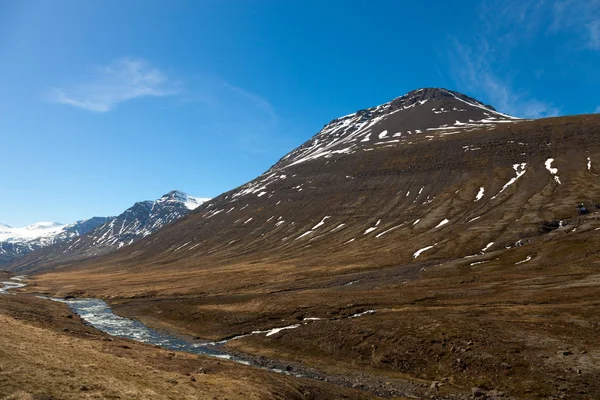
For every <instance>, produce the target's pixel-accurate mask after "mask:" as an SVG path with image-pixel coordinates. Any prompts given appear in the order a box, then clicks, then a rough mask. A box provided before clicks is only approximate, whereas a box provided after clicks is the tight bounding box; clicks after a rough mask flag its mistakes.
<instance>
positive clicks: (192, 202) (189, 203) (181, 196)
mask: <svg viewBox="0 0 600 400" xmlns="http://www.w3.org/2000/svg"><path fill="white" fill-rule="evenodd" d="M208 200H210V199H208V198H201V197H194V196H190V195H189V194H187V193H185V192H182V191H181V190H171V191H170V192H169V193H167V194H165V195H163V196H162V197H161V198H160V199H158V201H159V202H167V201H175V202H178V203H182V204H183V205H184V206H185V207H186V208H187V209H188V210H194V209H196V208H198V207H199V206H200V205H201V204H202V203H204V202H206V201H208Z"/></svg>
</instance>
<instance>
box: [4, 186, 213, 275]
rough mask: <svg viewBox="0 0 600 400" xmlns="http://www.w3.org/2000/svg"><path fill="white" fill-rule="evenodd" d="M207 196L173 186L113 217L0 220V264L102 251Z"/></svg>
mask: <svg viewBox="0 0 600 400" xmlns="http://www.w3.org/2000/svg"><path fill="white" fill-rule="evenodd" d="M206 200H208V199H204V198H198V197H193V196H190V195H188V194H186V193H183V192H180V191H177V190H174V191H171V192H169V193H167V194H165V195H164V196H162V197H161V198H159V199H158V200H155V201H141V202H138V203H135V204H134V205H133V206H132V207H130V208H128V209H127V210H125V211H124V212H123V213H122V214H121V215H119V216H116V217H94V218H90V219H88V220H83V221H78V222H76V223H74V224H69V225H65V224H60V223H57V222H39V223H36V224H33V225H30V226H27V227H24V228H12V227H10V226H8V225H5V224H0V266H7V265H19V266H21V265H31V264H38V263H41V262H43V261H46V262H50V261H54V262H57V261H59V260H62V259H67V258H68V259H76V258H78V257H79V258H85V257H89V256H94V255H98V254H105V253H107V252H110V251H111V250H114V249H118V248H120V247H123V246H126V245H128V244H131V243H133V242H134V241H136V240H138V239H140V238H143V237H145V236H148V235H149V234H151V233H153V232H155V231H157V230H158V229H160V228H161V227H163V226H165V225H167V224H170V223H172V222H174V221H176V220H177V219H179V218H182V217H184V216H186V215H187V214H189V213H190V211H192V210H194V209H196V208H197V207H198V206H200V205H201V204H202V203H204V202H205V201H206Z"/></svg>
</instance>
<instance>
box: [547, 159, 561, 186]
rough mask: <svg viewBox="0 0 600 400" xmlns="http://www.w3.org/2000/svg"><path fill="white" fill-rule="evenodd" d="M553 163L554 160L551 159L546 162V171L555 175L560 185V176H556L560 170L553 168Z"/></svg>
mask: <svg viewBox="0 0 600 400" xmlns="http://www.w3.org/2000/svg"><path fill="white" fill-rule="evenodd" d="M553 162H554V158H549V159H547V160H546V162H545V163H544V165H546V169H547V170H548V172H550V174H552V175H554V180H555V181H556V183H558V184H559V185H560V178H559V177H558V175H556V174H557V173H558V168H552V163H553Z"/></svg>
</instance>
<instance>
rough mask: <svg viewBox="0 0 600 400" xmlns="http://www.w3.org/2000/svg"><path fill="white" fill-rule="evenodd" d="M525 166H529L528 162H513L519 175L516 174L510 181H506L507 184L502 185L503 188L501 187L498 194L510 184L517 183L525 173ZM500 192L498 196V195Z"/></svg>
mask: <svg viewBox="0 0 600 400" xmlns="http://www.w3.org/2000/svg"><path fill="white" fill-rule="evenodd" d="M525 167H527V163H521V164H513V169H514V170H515V172H516V173H517V176H515V177H514V178H512V179H511V180H510V181H508V182H507V183H506V185H504V186H502V189H500V191H499V192H498V194H500V193H502V192H504V191H505V190H506V188H507V187H509V186H510V185H512V184H513V183H515V182H516V181H517V179H519V178H520V177H522V176H523V175H524V174H525ZM498 194H497V195H496V196H498ZM496 196H493V197H492V200H493V199H495V198H496Z"/></svg>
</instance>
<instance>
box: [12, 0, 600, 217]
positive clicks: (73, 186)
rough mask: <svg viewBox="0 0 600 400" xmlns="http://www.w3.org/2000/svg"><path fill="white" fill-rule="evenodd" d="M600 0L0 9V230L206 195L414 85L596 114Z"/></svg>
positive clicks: (531, 107)
mask: <svg viewBox="0 0 600 400" xmlns="http://www.w3.org/2000/svg"><path fill="white" fill-rule="evenodd" d="M598 66H600V0H553V1H550V0H537V1H534V0H520V1H512V0H485V1H481V2H478V1H475V0H469V1H466V0H462V1H461V0H457V1H427V2H413V1H410V2H409V1H398V0H389V1H386V0H379V1H376V2H375V1H370V0H364V1H358V0H344V1H337V0H328V1H313V0H302V1H300V0H285V1H281V0H214V1H212V0H211V1H209V0H205V1H201V0H197V1H183V0H181V1H177V2H173V1H160V0H153V1H145V0H144V1H138V0H128V1H113V0H105V1H102V2H98V1H91V0H83V1H82V0H72V1H65V0H23V1H22V0H8V1H2V2H0V87H1V88H2V90H1V91H0V145H1V148H0V154H1V155H2V156H1V157H2V158H1V160H2V164H3V173H2V178H1V179H0V222H3V223H6V224H9V225H13V226H23V225H26V224H30V223H33V222H36V221H59V222H65V223H67V222H72V221H74V220H77V219H83V218H89V217H91V216H94V215H101V216H105V215H116V214H119V213H120V212H122V211H123V210H124V209H125V208H127V207H129V206H130V205H131V204H133V203H134V202H135V201H139V200H144V199H153V198H157V197H159V196H160V195H162V194H164V193H166V192H168V191H169V190H171V189H180V190H183V191H186V192H188V193H190V194H193V195H197V196H200V197H212V196H216V195H218V194H220V193H222V192H224V191H227V190H229V189H232V188H234V187H236V186H238V185H240V184H243V183H245V182H246V181H248V180H250V179H252V178H254V177H256V176H257V175H259V174H260V173H262V172H263V171H265V170H266V169H268V168H269V167H270V166H271V165H272V164H274V163H275V162H276V161H277V160H278V159H279V158H280V157H282V156H283V155H285V154H286V153H287V152H289V151H290V150H292V149H293V148H295V147H296V146H298V145H300V144H301V143H303V142H304V141H306V140H307V139H309V138H310V137H311V136H312V135H314V134H315V133H316V132H317V131H318V130H319V129H320V128H321V127H322V126H323V124H325V123H327V122H329V121H330V120H332V119H333V118H335V117H338V116H341V115H345V114H348V113H351V112H354V111H355V110H357V109H361V108H365V107H369V106H373V105H377V104H381V103H384V102H386V101H389V100H391V99H393V98H395V97H397V96H400V95H402V94H404V93H406V92H408V91H410V90H412V89H416V88H420V87H429V86H441V87H446V88H449V89H454V90H458V91H461V92H464V93H466V94H468V95H471V96H474V97H476V98H478V99H479V100H481V101H484V102H486V103H490V104H492V105H494V106H495V107H496V108H497V109H499V110H500V111H503V112H508V113H511V114H513V115H517V116H521V117H536V118H537V117H545V116H553V115H567V114H581V113H592V112H600V96H598V93H600V76H599V74H598V71H599V70H600V69H599V68H598Z"/></svg>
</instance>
